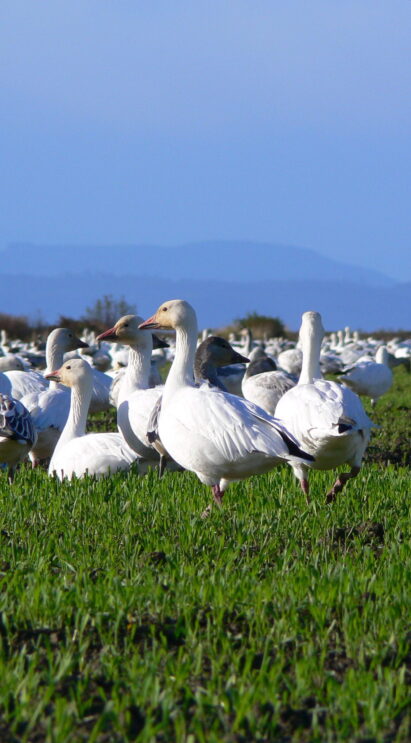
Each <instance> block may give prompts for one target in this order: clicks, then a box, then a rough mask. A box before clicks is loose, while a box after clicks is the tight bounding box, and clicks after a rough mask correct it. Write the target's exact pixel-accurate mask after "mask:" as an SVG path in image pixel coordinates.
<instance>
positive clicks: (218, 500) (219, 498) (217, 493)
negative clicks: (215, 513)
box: [201, 485, 224, 519]
mask: <svg viewBox="0 0 411 743" xmlns="http://www.w3.org/2000/svg"><path fill="white" fill-rule="evenodd" d="M211 489H212V491H213V497H214V503H215V504H216V506H218V508H222V504H223V495H224V493H223V492H222V491H221V490H220V485H212V487H211ZM210 513H211V503H210V505H209V506H207V508H206V509H205V511H203V513H202V514H201V518H202V519H206V518H208V516H209V515H210Z"/></svg>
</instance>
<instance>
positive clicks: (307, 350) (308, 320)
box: [298, 312, 324, 384]
mask: <svg viewBox="0 0 411 743" xmlns="http://www.w3.org/2000/svg"><path fill="white" fill-rule="evenodd" d="M323 336H324V330H323V328H322V324H321V317H320V315H319V314H318V313H317V312H305V313H304V315H303V323H302V326H301V330H300V342H301V347H302V352H303V364H302V368H301V374H300V378H299V380H298V384H312V383H313V382H314V380H315V379H322V374H321V370H320V353H321V343H322V339H323Z"/></svg>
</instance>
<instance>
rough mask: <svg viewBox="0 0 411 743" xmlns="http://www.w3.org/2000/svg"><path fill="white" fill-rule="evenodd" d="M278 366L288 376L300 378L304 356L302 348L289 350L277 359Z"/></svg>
mask: <svg viewBox="0 0 411 743" xmlns="http://www.w3.org/2000/svg"><path fill="white" fill-rule="evenodd" d="M277 361H278V366H279V367H280V368H281V370H282V371H285V372H287V373H288V374H293V375H295V376H298V375H299V374H300V373H301V367H302V363H303V355H302V352H301V349H300V348H288V349H287V350H286V351H282V352H281V353H279V354H278V357H277Z"/></svg>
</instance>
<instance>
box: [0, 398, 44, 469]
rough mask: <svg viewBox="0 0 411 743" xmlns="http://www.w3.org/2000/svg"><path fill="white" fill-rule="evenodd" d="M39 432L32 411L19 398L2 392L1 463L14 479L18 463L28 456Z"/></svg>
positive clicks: (0, 409)
mask: <svg viewBox="0 0 411 743" xmlns="http://www.w3.org/2000/svg"><path fill="white" fill-rule="evenodd" d="M36 438H37V434H36V430H35V428H34V425H33V421H32V419H31V416H30V413H29V412H28V410H27V409H26V408H25V407H24V405H22V403H21V402H20V401H19V400H13V398H12V397H9V396H8V395H2V394H0V463H1V464H6V465H7V466H8V468H9V480H10V481H11V480H13V477H14V471H15V468H16V467H17V465H18V464H19V463H20V462H22V461H23V459H24V458H25V457H26V456H27V454H28V452H29V450H30V449H31V447H32V446H33V444H34V442H35V441H36Z"/></svg>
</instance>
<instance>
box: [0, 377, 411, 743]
mask: <svg viewBox="0 0 411 743" xmlns="http://www.w3.org/2000/svg"><path fill="white" fill-rule="evenodd" d="M407 384H408V389H407ZM390 399H391V402H390V403H389V402H388V396H387V403H385V401H384V399H383V400H381V401H380V402H379V403H378V405H377V408H376V410H375V411H373V412H372V416H373V418H374V419H375V420H376V421H377V422H379V423H382V425H383V428H382V429H380V430H379V431H378V432H377V434H376V435H375V437H374V440H373V443H372V446H371V449H370V452H371V454H370V460H373V461H369V462H368V463H366V464H365V465H364V467H363V469H362V471H361V474H360V475H359V476H358V477H357V478H356V479H355V480H353V481H350V482H349V483H348V485H347V487H346V490H345V493H344V495H342V496H341V497H340V498H339V499H337V501H336V502H335V503H334V504H333V505H332V506H328V505H326V504H325V493H326V491H327V489H328V488H329V485H330V483H331V482H332V480H333V475H332V473H330V472H328V473H327V472H325V473H316V472H313V473H312V477H311V484H312V501H311V503H310V504H309V505H307V504H306V502H305V499H304V497H303V496H302V494H301V492H300V490H299V486H298V483H297V482H296V480H295V479H294V478H293V476H292V473H291V470H289V469H288V468H286V467H282V468H278V469H277V470H274V471H273V472H272V473H270V474H269V475H266V476H263V477H258V478H251V479H250V480H248V481H245V482H242V483H237V484H235V485H233V486H232V487H231V488H230V489H229V491H228V493H227V495H226V497H225V502H224V508H223V510H222V512H219V511H217V510H214V511H213V513H212V515H211V517H210V518H209V519H207V520H205V521H203V520H202V519H201V518H200V515H199V514H200V513H201V511H202V510H203V509H204V507H205V505H206V504H207V502H208V500H209V494H208V493H207V492H206V488H205V487H204V486H202V485H201V483H200V482H199V481H198V480H197V479H196V477H195V476H193V475H192V474H190V473H183V474H179V473H177V474H171V473H166V474H165V476H164V478H163V479H162V480H159V479H158V476H157V474H156V473H155V472H150V473H149V475H148V476H147V477H145V478H139V477H137V476H136V475H135V474H130V475H122V474H119V475H117V476H115V477H112V478H110V479H109V480H107V481H103V482H95V481H93V480H90V479H87V480H83V481H76V482H73V483H63V484H60V483H57V482H55V481H54V480H52V479H50V478H48V477H47V475H46V473H45V472H43V471H39V470H37V471H34V472H32V471H31V470H29V469H28V468H22V469H21V470H20V472H19V473H18V475H17V477H16V479H15V482H14V484H13V485H12V486H11V487H10V486H9V485H8V483H7V478H6V475H5V474H4V473H2V474H1V475H0V499H1V508H0V617H1V618H0V647H1V652H0V713H1V715H0V741H1V743H11V742H12V741H14V742H16V741H27V742H28V741H30V742H32V743H40V741H49V742H50V743H63V741H67V742H69V741H70V743H71V742H72V741H87V742H88V741H91V742H93V741H97V742H98V743H111V742H112V741H133V740H138V741H161V742H164V743H168V742H169V741H186V742H187V743H195V742H196V741H200V742H204V743H209V742H211V743H213V742H214V741H216V742H217V741H227V742H228V741H230V742H231V741H233V742H238V743H240V742H244V743H246V742H247V741H253V740H256V741H281V742H282V743H286V741H319V742H320V741H358V743H359V742H360V741H363V743H364V742H365V741H368V742H369V743H370V742H371V741H384V742H385V743H388V742H390V743H391V742H392V741H408V740H409V739H410V737H411V622H410V616H411V592H410V585H411V550H410V543H411V498H410V494H411V493H410V477H409V476H410V472H409V468H408V467H406V466H401V465H400V464H395V465H394V464H390V465H387V464H386V462H387V461H388V459H390V456H389V454H390V446H394V445H395V446H396V447H397V448H396V451H397V450H398V451H400V457H399V456H397V455H395V457H391V461H392V462H398V461H401V462H402V461H404V462H405V461H408V462H409V459H408V460H406V456H408V457H409V438H410V437H409V433H410V426H411V422H410V415H409V411H410V407H411V406H410V382H409V381H408V377H405V376H403V374H402V373H401V372H400V373H397V372H396V386H395V389H394V391H393V392H392V393H390ZM380 406H381V407H380ZM407 406H408V416H404V421H402V419H401V413H402V411H403V408H404V412H405V413H406V412H407ZM380 417H381V418H382V419H383V420H382V421H381V420H380ZM98 421H100V423H99V422H98ZM98 421H97V425H102V423H101V421H102V418H101V417H100V419H98ZM384 421H385V427H384ZM402 426H404V427H405V428H404V431H403V432H402ZM404 437H405V438H406V440H407V443H406V444H405V445H404V446H403V442H402V439H403V438H404ZM395 442H397V444H396V443H395ZM398 442H400V444H399V443H398ZM407 447H408V448H407ZM403 455H404V457H405V459H403V458H402V457H403Z"/></svg>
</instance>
